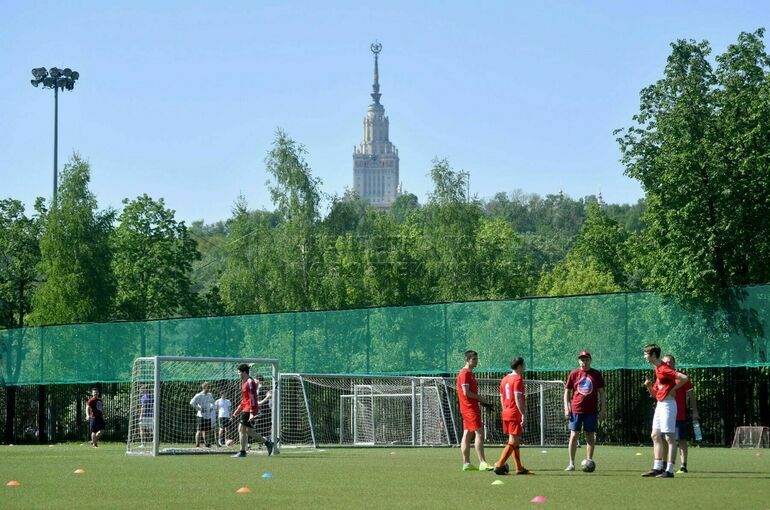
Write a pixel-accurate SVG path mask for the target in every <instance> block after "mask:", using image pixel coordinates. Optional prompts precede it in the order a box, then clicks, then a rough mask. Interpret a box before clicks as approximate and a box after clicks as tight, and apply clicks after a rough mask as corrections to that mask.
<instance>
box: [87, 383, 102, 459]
mask: <svg viewBox="0 0 770 510" xmlns="http://www.w3.org/2000/svg"><path fill="white" fill-rule="evenodd" d="M86 406H87V409H88V428H89V430H90V431H91V446H93V447H94V448H97V447H98V446H99V445H98V444H97V442H98V441H99V438H100V437H102V433H104V402H102V399H101V398H100V397H99V388H96V387H94V388H91V398H89V399H88V402H87V403H86Z"/></svg>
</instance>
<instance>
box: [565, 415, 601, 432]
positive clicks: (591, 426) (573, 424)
mask: <svg viewBox="0 0 770 510" xmlns="http://www.w3.org/2000/svg"><path fill="white" fill-rule="evenodd" d="M597 421H598V420H597V419H596V415H595V414H582V413H572V414H570V418H569V429H570V430H572V431H573V432H580V431H581V430H584V431H586V432H596V422H597Z"/></svg>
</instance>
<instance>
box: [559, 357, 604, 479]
mask: <svg viewBox="0 0 770 510" xmlns="http://www.w3.org/2000/svg"><path fill="white" fill-rule="evenodd" d="M578 363H580V366H579V367H578V368H576V369H575V370H573V371H572V372H570V373H569V376H568V377H567V383H566V384H565V385H564V417H565V418H566V419H568V420H569V430H570V433H569V465H568V466H567V469H565V471H575V453H576V452H577V442H578V436H579V435H580V431H581V430H584V431H585V435H586V445H587V446H586V460H593V456H594V447H595V445H596V426H597V423H598V422H599V421H601V420H603V419H604V413H605V409H607V394H606V393H605V391H604V377H603V376H602V373H601V372H599V371H598V370H596V369H594V368H591V353H590V352H588V351H580V353H579V354H578Z"/></svg>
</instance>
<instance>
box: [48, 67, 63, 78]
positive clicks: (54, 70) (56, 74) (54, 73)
mask: <svg viewBox="0 0 770 510" xmlns="http://www.w3.org/2000/svg"><path fill="white" fill-rule="evenodd" d="M48 74H50V75H51V78H53V79H57V78H59V76H61V69H59V68H58V67H52V68H51V70H50V71H48Z"/></svg>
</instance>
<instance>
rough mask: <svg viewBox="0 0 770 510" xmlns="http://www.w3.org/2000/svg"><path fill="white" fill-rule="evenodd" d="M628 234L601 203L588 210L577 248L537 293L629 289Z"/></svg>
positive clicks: (541, 284) (583, 292)
mask: <svg viewBox="0 0 770 510" xmlns="http://www.w3.org/2000/svg"><path fill="white" fill-rule="evenodd" d="M628 239H629V235H628V233H627V232H626V231H625V230H624V229H623V227H621V226H620V225H619V224H618V223H617V222H616V221H615V220H613V219H611V218H610V217H609V216H608V215H607V214H606V213H605V212H604V210H603V209H602V208H601V207H600V206H599V204H598V203H596V202H594V203H591V204H590V205H589V206H588V213H587V217H586V220H585V222H584V223H583V226H582V227H580V232H579V233H578V236H577V239H576V240H575V244H574V246H573V247H572V249H571V250H570V252H569V253H568V254H567V256H566V257H565V258H564V259H563V260H562V261H560V262H558V263H557V264H556V265H555V266H554V268H553V270H552V271H551V272H550V273H546V274H544V275H543V276H542V277H541V280H540V283H539V285H538V293H539V294H544V295H548V296H565V295H574V294H593V293H603V292H616V291H619V290H625V289H627V288H628V281H629V277H628V276H627V274H628V270H629V266H630V264H629V259H630V257H629V255H628V253H627V242H628Z"/></svg>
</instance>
